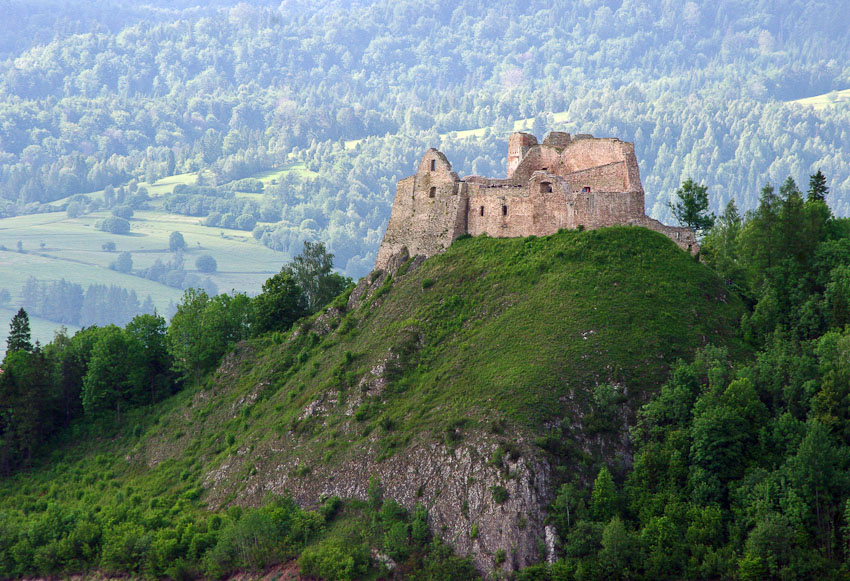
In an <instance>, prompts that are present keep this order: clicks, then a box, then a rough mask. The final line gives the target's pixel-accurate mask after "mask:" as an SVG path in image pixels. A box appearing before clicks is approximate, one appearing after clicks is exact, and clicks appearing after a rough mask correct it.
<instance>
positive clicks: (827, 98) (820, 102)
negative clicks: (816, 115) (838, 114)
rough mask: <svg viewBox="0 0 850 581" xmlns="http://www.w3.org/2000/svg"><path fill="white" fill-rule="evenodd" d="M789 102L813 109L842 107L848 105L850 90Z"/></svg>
mask: <svg viewBox="0 0 850 581" xmlns="http://www.w3.org/2000/svg"><path fill="white" fill-rule="evenodd" d="M791 102H792V103H799V104H800V105H809V106H810V107H814V108H815V109H825V108H827V107H839V106H840V107H843V106H846V105H847V104H848V103H850V89H845V90H843V91H830V92H829V93H824V94H822V95H815V96H814V97H806V98H805V99H797V100H796V101H791Z"/></svg>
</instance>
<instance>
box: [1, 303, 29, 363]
mask: <svg viewBox="0 0 850 581" xmlns="http://www.w3.org/2000/svg"><path fill="white" fill-rule="evenodd" d="M13 351H32V343H31V342H30V318H29V315H27V312H26V311H25V310H24V309H23V307H21V309H20V310H19V311H18V314H16V315H15V316H14V317H12V323H11V324H10V325H9V337H8V338H7V339H6V353H12V352H13Z"/></svg>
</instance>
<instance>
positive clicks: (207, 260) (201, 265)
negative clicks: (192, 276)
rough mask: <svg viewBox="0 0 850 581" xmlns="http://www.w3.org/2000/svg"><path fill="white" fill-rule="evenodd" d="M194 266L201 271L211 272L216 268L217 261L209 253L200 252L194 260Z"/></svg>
mask: <svg viewBox="0 0 850 581" xmlns="http://www.w3.org/2000/svg"><path fill="white" fill-rule="evenodd" d="M195 267H197V269H198V270H200V271H201V272H207V273H212V272H215V271H216V270H217V269H218V263H216V261H215V258H213V257H212V256H210V255H209V254H202V255H201V256H199V257H198V258H197V259H196V260H195Z"/></svg>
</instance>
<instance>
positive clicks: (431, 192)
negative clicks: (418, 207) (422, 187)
mask: <svg viewBox="0 0 850 581" xmlns="http://www.w3.org/2000/svg"><path fill="white" fill-rule="evenodd" d="M436 195H437V188H436V187H434V186H431V189H430V190H428V197H429V198H433V197H434V196H436Z"/></svg>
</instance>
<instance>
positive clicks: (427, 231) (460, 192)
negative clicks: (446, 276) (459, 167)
mask: <svg viewBox="0 0 850 581" xmlns="http://www.w3.org/2000/svg"><path fill="white" fill-rule="evenodd" d="M466 187H467V186H466V184H465V183H463V182H461V181H460V179H459V178H458V177H457V174H456V173H455V172H453V171H452V166H451V164H450V163H449V161H448V160H447V159H446V156H445V155H443V154H442V153H440V152H439V151H437V150H436V149H429V150H428V151H427V153H426V154H425V155H424V156H423V157H422V160H421V161H420V162H419V170H418V171H417V172H416V175H414V176H411V177H409V178H405V179H403V180H401V181H400V182H399V183H398V185H397V186H396V195H395V202H394V203H393V210H392V214H391V215H390V221H389V224H388V225H387V231H386V233H385V234H384V240H383V242H382V243H381V247H380V249H379V250H378V258H377V261H376V263H375V267H376V268H382V269H383V268H386V265H387V262H388V261H389V259H390V257H391V256H393V255H394V254H397V253H398V252H400V251H401V249H402V248H403V247H407V249H408V252H409V253H410V255H411V256H415V255H417V254H424V255H425V256H432V255H434V254H437V253H439V252H443V251H444V250H445V249H446V248H448V247H449V245H450V244H451V243H452V242H453V241H454V240H455V239H456V238H457V237H458V236H460V235H461V234H463V233H464V232H466V206H467V198H466V195H465V193H466Z"/></svg>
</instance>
